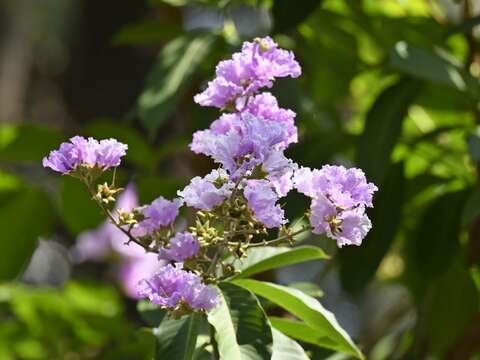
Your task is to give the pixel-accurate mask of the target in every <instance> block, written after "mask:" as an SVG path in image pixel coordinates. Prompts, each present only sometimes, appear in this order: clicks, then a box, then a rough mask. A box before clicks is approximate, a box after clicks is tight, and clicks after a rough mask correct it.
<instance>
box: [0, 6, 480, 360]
mask: <svg viewBox="0 0 480 360" xmlns="http://www.w3.org/2000/svg"><path fill="white" fill-rule="evenodd" d="M479 25H480V3H479V2H478V1H476V0H470V1H468V0H459V1H454V0H381V1H380V0H323V1H322V0H302V1H289V0H264V1H261V0H258V1H257V0H221V1H209V0H196V1H195V0H149V1H146V2H142V1H136V0H128V1H112V0H105V1H91V0H88V1H87V0H85V1H80V0H71V1H63V0H45V1H42V2H39V1H35V0H4V1H3V2H2V3H1V4H0V29H1V30H2V31H1V32H0V124H1V125H0V229H1V231H0V254H1V261H0V280H1V282H2V284H1V285H0V358H1V359H90V358H92V359H147V358H149V357H150V356H151V353H150V352H151V350H152V339H151V338H150V335H148V334H147V333H142V332H141V331H140V332H139V331H138V329H140V328H141V327H142V326H145V322H144V320H142V319H141V318H139V317H138V315H137V312H136V307H135V306H136V305H135V302H134V301H132V300H129V299H128V298H126V297H123V296H122V294H121V290H120V288H119V287H118V286H117V285H116V282H115V281H116V278H115V276H114V275H113V273H112V271H113V270H112V268H111V267H110V266H108V265H107V264H106V263H85V264H80V265H75V266H74V265H73V263H72V261H71V259H70V255H69V251H68V248H70V247H71V246H72V245H73V244H74V242H75V238H76V237H77V236H78V235H79V234H80V233H82V232H83V231H85V230H88V229H92V228H95V227H96V226H98V225H99V224H100V223H101V222H102V221H103V219H102V216H101V215H100V214H99V212H98V211H97V209H96V208H95V207H94V204H93V203H92V202H91V201H90V200H89V197H88V195H87V193H86V192H85V191H84V189H82V187H81V185H80V184H78V183H77V182H75V181H72V180H71V179H70V178H66V177H58V176H54V175H53V174H51V173H49V172H48V171H46V170H44V169H42V167H41V163H40V162H41V158H42V157H43V156H44V155H45V154H47V152H48V151H49V150H51V149H53V148H56V147H57V146H58V144H59V143H60V142H61V141H63V140H65V139H66V138H67V137H68V136H70V135H73V134H77V133H79V134H82V135H89V136H95V137H99V138H103V137H115V138H117V139H119V140H120V141H122V142H125V143H128V145H129V152H128V156H127V158H126V164H125V166H123V167H122V168H121V170H120V171H119V173H118V174H117V175H118V178H119V181H121V182H122V183H123V184H126V183H127V182H128V181H129V180H132V181H134V182H135V184H136V186H137V190H138V194H139V198H140V202H141V203H145V202H148V201H151V200H153V199H154V198H155V197H157V196H158V195H163V196H166V197H173V196H175V193H176V190H177V189H178V188H179V187H182V186H184V185H185V184H186V183H187V182H188V181H189V179H190V178H191V177H192V176H194V175H197V174H205V173H206V172H207V171H208V170H209V169H210V168H211V167H212V165H213V164H212V163H210V162H209V161H208V160H207V159H205V158H203V157H197V156H195V155H193V154H192V153H190V152H189V151H188V148H187V144H188V143H189V141H190V139H191V135H192V132H193V131H195V130H197V129H201V128H204V127H206V126H208V124H209V123H210V122H211V121H213V120H214V119H215V118H216V116H218V114H217V113H216V111H214V110H212V109H208V108H201V107H199V106H197V105H196V104H194V103H193V100H192V96H193V95H194V94H195V93H197V92H198V91H199V90H200V89H202V88H203V87H204V86H205V84H206V81H208V80H209V79H211V78H212V77H213V73H214V65H215V64H216V63H217V62H218V61H219V60H220V59H222V58H225V57H229V56H230V54H231V53H232V52H233V51H235V50H237V49H238V47H239V46H240V44H241V42H242V41H243V40H246V39H251V38H253V37H255V36H263V35H267V34H270V35H271V36H273V37H274V39H275V40H276V41H277V42H278V43H279V44H280V45H281V46H282V47H285V48H289V49H291V50H293V51H294V52H295V54H296V56H297V58H298V59H299V62H300V63H301V65H302V67H303V75H302V77H301V78H300V79H299V80H296V81H295V80H291V79H283V80H281V81H279V82H278V83H277V85H276V86H275V88H274V89H273V91H274V93H275V95H276V96H277V97H278V99H279V102H280V104H281V106H282V107H285V108H291V109H293V110H294V111H295V112H296V113H297V117H296V121H297V125H298V127H299V131H300V141H299V143H298V144H297V145H295V146H293V147H291V150H289V155H290V157H292V158H293V159H294V160H296V161H297V162H299V163H302V164H304V165H308V166H312V167H321V166H322V165H323V164H325V163H327V162H329V163H340V164H345V165H349V166H354V165H356V166H359V167H361V168H363V169H364V170H365V172H366V173H367V177H368V178H369V179H370V180H373V181H374V182H375V183H376V184H377V185H378V187H379V188H380V191H379V192H378V194H377V196H376V199H375V203H376V206H375V208H374V209H373V210H372V211H371V214H370V215H371V218H372V221H373V223H374V227H373V230H372V231H371V233H370V234H369V235H368V237H367V238H366V240H365V241H364V244H363V245H362V246H361V247H349V248H344V249H341V250H337V249H336V248H335V246H334V244H332V242H328V241H326V240H325V239H323V238H319V237H312V238H309V237H305V238H303V239H302V241H303V242H306V243H311V244H317V245H321V246H322V247H323V248H325V249H326V251H327V252H328V253H329V254H331V255H332V260H330V261H328V262H326V263H325V262H324V263H317V262H311V263H307V264H306V265H296V266H291V267H287V268H284V269H281V270H279V271H277V272H276V273H274V274H266V275H264V276H275V277H276V279H277V281H279V282H280V283H285V284H290V283H297V284H298V283H299V282H300V284H303V285H302V286H303V288H304V289H307V290H308V289H310V290H311V289H314V290H315V294H316V295H315V296H320V295H321V294H323V297H322V303H323V304H324V305H325V306H326V307H327V308H329V309H330V310H332V311H333V312H334V313H335V314H336V315H337V317H338V318H339V321H340V323H341V324H342V325H343V326H344V327H345V328H346V329H347V330H348V332H349V333H350V334H351V335H352V336H353V337H354V338H355V339H356V341H357V342H358V343H359V344H360V346H361V348H362V350H363V351H364V353H365V354H367V357H368V358H369V359H374V360H380V359H426V358H429V359H444V358H448V359H480V341H479V339H480V326H479V324H480V312H479V297H478V294H479V290H480V184H479V182H478V180H479V174H480V127H479V126H480V107H479V100H480V84H479V75H480V42H479V40H480V26H479ZM290 197H291V198H290V199H288V204H289V205H288V207H287V209H286V210H287V213H288V214H289V215H290V218H291V219H293V218H296V217H298V216H299V215H300V214H301V212H302V211H304V209H305V206H306V204H305V202H304V201H303V199H301V198H300V197H297V196H296V195H291V196H290ZM40 239H42V240H40ZM33 254H34V255H33ZM32 255H33V257H32ZM314 284H316V285H314ZM319 289H322V290H323V291H320V290H319ZM271 311H272V314H274V315H277V316H281V315H282V314H281V313H278V310H275V309H271ZM147 320H148V319H147ZM310 342H312V341H310ZM313 342H314V341H313ZM308 343H309V341H308V339H307V338H306V339H305V342H304V343H303V345H306V347H308V346H309V345H308ZM310 355H311V356H312V358H313V359H323V358H327V357H328V356H330V355H329V354H328V353H326V352H319V351H318V350H317V349H316V348H315V347H312V348H311V349H310ZM332 359H333V357H332ZM335 359H340V357H338V356H336V357H335Z"/></svg>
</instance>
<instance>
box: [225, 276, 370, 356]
mask: <svg viewBox="0 0 480 360" xmlns="http://www.w3.org/2000/svg"><path fill="white" fill-rule="evenodd" d="M233 283H234V284H236V285H239V286H241V287H243V288H245V289H248V290H250V291H252V292H254V293H255V294H257V295H259V296H262V297H264V298H266V299H267V300H269V301H271V302H273V303H275V304H277V305H278V306H280V307H282V308H284V309H285V310H287V311H289V312H290V313H291V314H293V315H295V316H296V317H298V318H299V319H301V320H303V321H304V322H305V323H306V324H308V325H309V326H310V327H311V328H312V329H314V330H315V331H316V334H317V336H325V337H328V339H329V340H332V347H330V348H331V349H334V350H336V351H340V352H346V353H349V354H351V355H353V356H355V357H357V358H363V355H362V353H361V352H360V350H359V349H358V348H357V347H356V346H355V344H354V343H353V341H352V340H351V339H350V336H349V335H348V334H347V332H346V331H345V330H344V329H343V328H342V327H341V326H340V325H339V324H338V322H337V320H336V318H335V316H334V315H333V314H332V313H331V312H330V311H328V310H326V309H325V308H324V307H323V306H322V304H320V302H318V301H317V300H316V299H315V298H313V297H311V296H308V295H306V294H304V293H302V292H301V291H299V290H296V289H290V288H288V287H286V286H282V285H277V284H273V283H269V282H262V281H257V280H251V279H239V280H234V281H233Z"/></svg>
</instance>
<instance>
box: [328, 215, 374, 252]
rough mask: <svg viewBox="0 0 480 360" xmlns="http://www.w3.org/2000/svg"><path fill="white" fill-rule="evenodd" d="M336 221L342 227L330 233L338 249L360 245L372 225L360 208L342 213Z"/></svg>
mask: <svg viewBox="0 0 480 360" xmlns="http://www.w3.org/2000/svg"><path fill="white" fill-rule="evenodd" d="M338 219H339V220H340V221H341V223H342V225H341V226H340V228H338V229H337V231H336V232H335V233H332V237H333V238H334V239H335V240H337V244H338V246H339V247H342V246H343V245H357V246H359V245H361V244H362V240H363V238H364V237H365V236H366V235H367V233H368V232H369V231H370V229H371V228H372V223H371V221H370V219H369V218H368V216H367V215H366V214H365V210H364V209H363V208H362V207H358V208H355V209H352V210H346V211H342V212H341V214H340V215H339V217H338Z"/></svg>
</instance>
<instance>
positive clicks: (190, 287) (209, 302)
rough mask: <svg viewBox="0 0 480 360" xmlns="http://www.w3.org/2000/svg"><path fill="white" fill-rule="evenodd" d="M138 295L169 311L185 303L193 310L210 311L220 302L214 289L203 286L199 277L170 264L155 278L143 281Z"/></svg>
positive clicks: (154, 276)
mask: <svg viewBox="0 0 480 360" xmlns="http://www.w3.org/2000/svg"><path fill="white" fill-rule="evenodd" d="M138 295H139V297H141V298H148V299H150V301H151V302H152V303H154V304H156V305H160V306H161V307H163V308H167V309H175V308H176V307H178V306H179V305H181V304H182V303H183V304H185V305H188V306H189V307H190V308H191V309H192V310H203V311H208V310H211V309H213V308H214V307H215V306H216V305H217V304H218V302H219V296H218V292H217V290H216V289H215V288H214V287H211V286H207V285H205V284H203V283H202V282H201V280H200V277H199V276H198V275H196V274H194V273H192V272H188V271H185V270H183V269H182V268H181V265H179V264H177V265H175V266H173V265H170V264H168V265H166V266H164V267H163V268H161V269H160V270H159V271H158V272H157V273H156V274H155V275H153V277H151V278H149V279H144V280H142V281H141V282H140V283H139V285H138Z"/></svg>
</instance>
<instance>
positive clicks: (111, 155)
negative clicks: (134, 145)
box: [96, 139, 128, 169]
mask: <svg viewBox="0 0 480 360" xmlns="http://www.w3.org/2000/svg"><path fill="white" fill-rule="evenodd" d="M127 149H128V146H127V145H125V144H122V143H121V142H118V141H117V140H115V139H105V140H101V141H100V143H99V146H98V149H97V154H96V155H97V156H96V157H97V160H96V163H97V166H99V167H101V168H103V169H108V168H111V167H115V166H118V165H120V159H121V158H122V156H125V154H126V151H127Z"/></svg>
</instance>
